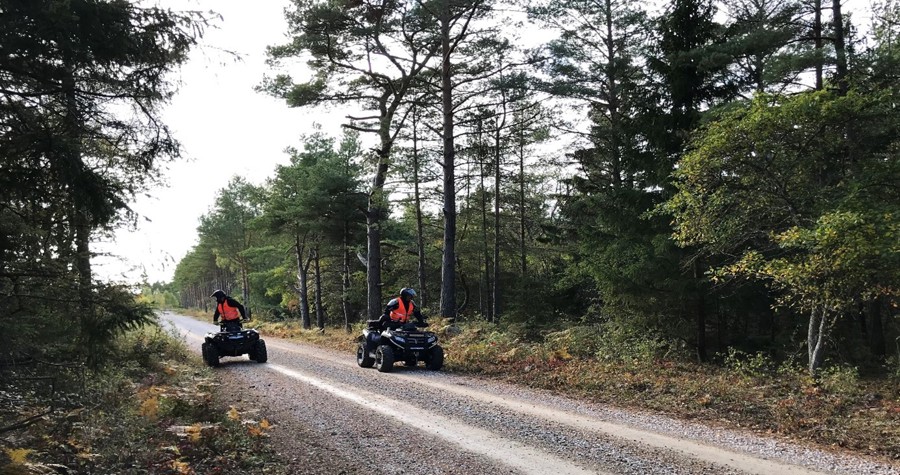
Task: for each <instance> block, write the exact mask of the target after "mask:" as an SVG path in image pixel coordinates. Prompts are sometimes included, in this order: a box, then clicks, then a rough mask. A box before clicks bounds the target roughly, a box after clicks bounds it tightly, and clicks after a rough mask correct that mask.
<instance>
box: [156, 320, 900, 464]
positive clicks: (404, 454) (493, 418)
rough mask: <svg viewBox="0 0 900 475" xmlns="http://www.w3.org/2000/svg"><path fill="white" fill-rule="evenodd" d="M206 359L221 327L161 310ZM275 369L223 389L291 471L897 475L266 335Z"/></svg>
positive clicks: (246, 369) (247, 364)
mask: <svg viewBox="0 0 900 475" xmlns="http://www.w3.org/2000/svg"><path fill="white" fill-rule="evenodd" d="M164 318H165V319H167V320H169V321H171V322H172V323H173V324H174V325H175V326H177V327H178V328H179V331H180V332H181V333H182V335H184V337H185V341H186V343H187V344H188V346H189V347H191V348H194V349H195V351H198V352H199V346H200V341H202V340H201V339H202V335H203V334H204V333H205V332H206V331H209V330H211V329H213V328H214V327H213V326H212V325H210V324H207V323H203V322H198V321H197V320H194V319H192V318H190V317H183V316H178V315H176V314H172V313H167V314H165V315H164ZM266 343H267V346H268V348H269V363H268V364H265V365H259V364H256V363H253V362H251V361H249V360H247V359H246V357H244V358H226V359H224V360H223V363H224V364H223V365H222V367H221V368H219V369H218V370H217V373H218V376H219V377H220V378H221V381H222V383H223V384H222V386H221V389H220V393H221V394H222V395H223V397H225V398H227V399H226V401H227V400H231V401H234V402H235V403H236V404H242V405H247V406H250V407H256V408H259V409H260V410H262V411H263V412H265V414H266V416H267V417H268V418H269V420H270V421H271V422H274V423H276V427H275V429H274V430H273V431H272V438H271V441H272V443H273V444H275V445H276V446H278V447H279V453H280V454H282V456H283V457H284V459H285V461H286V463H289V464H291V468H292V469H294V470H295V471H296V472H297V473H315V474H317V473H323V474H324V473H362V472H369V473H371V472H373V471H374V472H375V473H389V474H393V473H396V474H400V473H436V474H437V473H456V474H474V473H496V474H506V473H510V474H512V473H535V474H538V473H548V472H553V473H560V474H562V473H622V474H639V473H640V474H645V473H654V474H656V473H661V474H663V473H665V474H668V473H672V474H681V473H685V474H687V473H690V474H707V473H708V474H725V473H735V474H738V473H759V474H771V473H797V474H806V473H835V474H857V473H859V474H863V473H865V474H900V467H897V466H895V465H888V464H886V463H882V462H879V461H876V460H872V459H865V458H860V457H853V456H847V455H839V454H835V453H829V452H824V451H819V450H813V449H809V448H806V447H803V446H801V445H797V444H792V443H789V442H785V441H782V440H776V439H767V438H763V437H759V436H756V435H753V434H748V433H741V432H737V431H731V430H723V429H717V428H712V427H709V426H706V425H702V424H696V423H689V422H684V421H677V420H674V419H670V418H667V417H663V416H658V415H653V414H646V413H639V412H634V411H625V410H621V409H614V408H609V407H607V406H602V405H598V404H593V403H588V402H585V401H580V400H575V399H571V398H567V397H562V396H558V395H556V394H552V393H549V392H546V391H536V390H532V389H528V388H523V387H518V386H515V385H511V384H506V383H502V382H497V381H492V380H485V379H479V378H473V377H468V376H459V375H453V374H447V373H443V372H430V371H427V370H425V369H424V368H421V367H418V368H405V367H403V366H402V365H401V366H398V367H397V368H396V369H395V372H393V373H387V374H383V373H378V372H377V371H375V370H374V369H363V368H359V367H358V366H357V365H356V362H355V358H354V356H353V355H350V354H344V353H340V352H335V351H333V350H328V349H323V348H317V347H311V346H308V345H303V344H298V343H296V342H289V341H285V340H279V339H274V338H269V337H266Z"/></svg>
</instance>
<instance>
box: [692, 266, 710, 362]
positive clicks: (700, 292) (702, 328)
mask: <svg viewBox="0 0 900 475" xmlns="http://www.w3.org/2000/svg"><path fill="white" fill-rule="evenodd" d="M701 277H702V276H701V266H700V258H699V257H697V258H695V259H694V280H695V281H696V283H697V308H696V310H695V313H696V317H697V360H699V361H700V362H705V361H706V360H707V355H706V298H705V297H706V296H705V292H704V289H703V281H702V279H701Z"/></svg>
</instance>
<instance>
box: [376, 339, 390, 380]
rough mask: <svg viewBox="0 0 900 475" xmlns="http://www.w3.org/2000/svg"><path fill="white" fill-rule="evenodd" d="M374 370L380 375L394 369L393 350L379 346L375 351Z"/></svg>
mask: <svg viewBox="0 0 900 475" xmlns="http://www.w3.org/2000/svg"><path fill="white" fill-rule="evenodd" d="M375 369H377V370H378V371H379V372H381V373H388V372H390V371H391V370H392V369H394V350H393V349H391V347H390V346H387V345H381V346H379V347H378V349H376V350H375Z"/></svg>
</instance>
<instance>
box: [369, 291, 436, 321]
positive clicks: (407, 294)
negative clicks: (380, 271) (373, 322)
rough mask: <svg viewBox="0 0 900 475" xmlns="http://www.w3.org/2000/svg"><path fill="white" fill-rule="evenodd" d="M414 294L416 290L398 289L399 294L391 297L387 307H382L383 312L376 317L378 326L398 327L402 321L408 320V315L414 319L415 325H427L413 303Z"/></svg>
mask: <svg viewBox="0 0 900 475" xmlns="http://www.w3.org/2000/svg"><path fill="white" fill-rule="evenodd" d="M415 296H416V291H415V290H413V289H410V288H403V289H400V296H399V297H397V298H395V299H391V301H390V302H388V304H387V307H385V308H384V314H382V315H381V318H379V319H378V328H380V329H382V330H383V329H385V328H398V327H400V326H402V325H403V324H404V323H408V322H409V321H410V317H412V318H415V319H416V326H419V327H427V326H428V324H427V323H425V317H423V316H422V312H420V311H419V307H418V306H416V304H415V303H413V301H412V299H413V297H415Z"/></svg>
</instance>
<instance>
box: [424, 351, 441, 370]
mask: <svg viewBox="0 0 900 475" xmlns="http://www.w3.org/2000/svg"><path fill="white" fill-rule="evenodd" d="M443 367H444V349H443V348H441V346H440V345H434V346H433V347H432V348H431V349H430V350H428V359H427V360H425V368H426V369H430V370H432V371H437V370H439V369H441V368H443Z"/></svg>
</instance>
